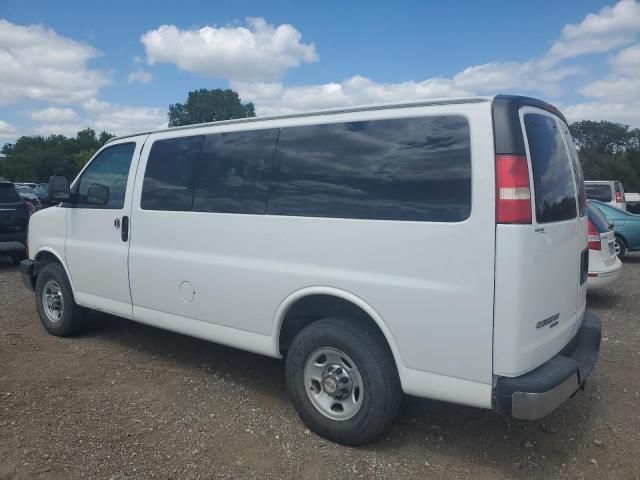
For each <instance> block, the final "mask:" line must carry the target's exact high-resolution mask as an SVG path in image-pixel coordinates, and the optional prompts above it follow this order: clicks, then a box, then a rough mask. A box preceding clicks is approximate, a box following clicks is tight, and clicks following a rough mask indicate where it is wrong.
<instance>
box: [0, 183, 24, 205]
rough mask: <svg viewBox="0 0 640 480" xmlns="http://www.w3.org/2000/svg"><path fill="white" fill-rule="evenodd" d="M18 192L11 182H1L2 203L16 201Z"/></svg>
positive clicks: (0, 196)
mask: <svg viewBox="0 0 640 480" xmlns="http://www.w3.org/2000/svg"><path fill="white" fill-rule="evenodd" d="M18 200H19V199H18V194H17V193H16V191H15V190H14V189H13V186H12V185H11V184H10V183H5V184H2V183H0V203H16V202H17V201H18Z"/></svg>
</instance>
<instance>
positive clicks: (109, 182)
mask: <svg viewBox="0 0 640 480" xmlns="http://www.w3.org/2000/svg"><path fill="white" fill-rule="evenodd" d="M135 149H136V144H135V143H133V142H131V143H120V144H118V145H114V146H112V147H107V148H105V149H104V150H102V151H101V152H100V153H99V154H98V156H97V157H95V158H94V159H93V160H92V161H91V163H90V164H89V166H87V168H85V170H84V172H82V175H81V176H80V178H79V179H78V184H77V186H76V189H75V192H76V196H77V200H76V202H75V203H74V204H73V206H74V207H76V208H104V209H113V210H118V209H121V208H123V207H124V197H125V193H126V190H127V178H128V177H129V168H130V167H131V159H132V158H133V152H134V150H135ZM105 187H106V188H105ZM98 189H99V190H101V191H102V192H105V193H106V194H107V196H106V200H107V201H106V203H104V198H101V199H97V198H93V196H92V195H87V194H88V193H91V192H93V191H96V190H98ZM107 189H108V190H107Z"/></svg>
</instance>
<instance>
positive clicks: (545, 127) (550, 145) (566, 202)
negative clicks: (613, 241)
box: [524, 113, 578, 223]
mask: <svg viewBox="0 0 640 480" xmlns="http://www.w3.org/2000/svg"><path fill="white" fill-rule="evenodd" d="M524 124H525V128H526V130H527V141H528V143H529V152H530V154H531V169H532V171H533V187H534V191H535V197H536V219H537V220H538V223H549V222H557V221H560V220H568V219H571V218H576V216H577V214H578V212H577V209H576V192H575V183H574V180H573V173H572V170H571V163H570V162H571V160H570V159H569V156H568V154H567V149H566V148H565V145H564V141H563V140H562V135H561V133H560V129H559V128H558V124H557V122H556V121H555V120H554V119H553V118H551V117H548V116H546V115H540V114H535V113H528V114H526V115H525V116H524Z"/></svg>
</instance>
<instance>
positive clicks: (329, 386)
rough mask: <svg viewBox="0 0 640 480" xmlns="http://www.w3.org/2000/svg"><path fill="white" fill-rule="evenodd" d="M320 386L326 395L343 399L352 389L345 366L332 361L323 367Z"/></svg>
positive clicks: (351, 382)
mask: <svg viewBox="0 0 640 480" xmlns="http://www.w3.org/2000/svg"><path fill="white" fill-rule="evenodd" d="M322 388H323V389H324V391H325V393H326V394H327V395H330V396H332V397H333V398H337V399H338V400H344V399H345V398H347V397H348V396H349V395H350V394H351V391H352V390H353V381H352V380H351V376H350V375H349V372H348V371H347V369H346V368H344V367H342V366H341V365H339V364H337V363H332V364H330V365H328V366H327V367H326V368H325V370H324V373H323V374H322Z"/></svg>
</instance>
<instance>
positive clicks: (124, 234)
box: [120, 215, 129, 242]
mask: <svg viewBox="0 0 640 480" xmlns="http://www.w3.org/2000/svg"><path fill="white" fill-rule="evenodd" d="M120 238H122V241H123V242H126V241H127V240H129V217H127V216H126V215H125V216H124V217H122V230H120Z"/></svg>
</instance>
